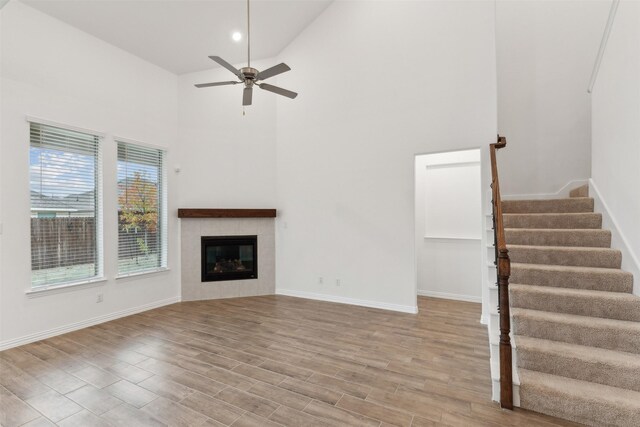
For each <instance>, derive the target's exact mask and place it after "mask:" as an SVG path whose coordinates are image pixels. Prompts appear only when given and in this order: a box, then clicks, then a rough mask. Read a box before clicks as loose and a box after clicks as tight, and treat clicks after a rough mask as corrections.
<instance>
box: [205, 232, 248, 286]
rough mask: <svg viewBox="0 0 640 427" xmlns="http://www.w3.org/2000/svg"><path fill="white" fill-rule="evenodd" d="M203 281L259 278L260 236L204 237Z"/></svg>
mask: <svg viewBox="0 0 640 427" xmlns="http://www.w3.org/2000/svg"><path fill="white" fill-rule="evenodd" d="M201 245H202V258H201V264H202V281H203V282H215V281H220V280H245V279H257V278H258V236H203V237H202V238H201Z"/></svg>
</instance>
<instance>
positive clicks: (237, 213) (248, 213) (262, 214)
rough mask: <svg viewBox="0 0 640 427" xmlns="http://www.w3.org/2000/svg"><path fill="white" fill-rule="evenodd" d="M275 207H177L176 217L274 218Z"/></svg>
mask: <svg viewBox="0 0 640 427" xmlns="http://www.w3.org/2000/svg"><path fill="white" fill-rule="evenodd" d="M275 217H276V210H275V209H187V208H182V209H178V218H275Z"/></svg>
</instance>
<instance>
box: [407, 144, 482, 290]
mask: <svg viewBox="0 0 640 427" xmlns="http://www.w3.org/2000/svg"><path fill="white" fill-rule="evenodd" d="M481 181H482V172H481V154H480V149H479V148H474V149H469V150H461V151H450V152H441V153H432V154H422V155H417V156H416V158H415V209H416V212H415V239H416V280H417V292H418V295H425V296H431V297H438V298H447V299H455V300H461V301H472V302H481V301H482V281H483V279H482V259H483V257H482V254H483V252H482V250H483V249H482V242H483V239H482V233H483V216H482V184H481Z"/></svg>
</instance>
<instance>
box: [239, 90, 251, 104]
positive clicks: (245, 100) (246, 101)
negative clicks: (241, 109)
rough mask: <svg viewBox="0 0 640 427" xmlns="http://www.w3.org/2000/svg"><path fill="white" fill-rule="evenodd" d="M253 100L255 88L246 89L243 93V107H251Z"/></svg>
mask: <svg viewBox="0 0 640 427" xmlns="http://www.w3.org/2000/svg"><path fill="white" fill-rule="evenodd" d="M252 99H253V87H245V88H244V91H242V105H251V100H252Z"/></svg>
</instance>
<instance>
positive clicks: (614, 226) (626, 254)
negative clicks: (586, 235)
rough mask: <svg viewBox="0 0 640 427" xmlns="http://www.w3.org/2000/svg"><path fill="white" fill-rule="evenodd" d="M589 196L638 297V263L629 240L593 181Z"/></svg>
mask: <svg viewBox="0 0 640 427" xmlns="http://www.w3.org/2000/svg"><path fill="white" fill-rule="evenodd" d="M589 194H590V195H591V197H593V199H594V204H595V211H596V212H599V213H601V214H602V228H604V229H609V230H611V247H612V248H614V249H618V250H620V252H622V269H623V270H625V271H628V272H630V273H632V274H633V293H634V294H635V295H640V283H638V281H640V261H638V256H637V255H636V253H635V252H634V251H633V249H632V248H631V245H630V244H629V239H628V238H627V236H626V235H625V234H624V231H623V230H622V229H621V228H620V226H619V225H618V221H617V220H616V218H615V216H614V215H613V213H612V212H611V210H610V209H609V205H607V202H606V201H605V200H604V198H603V197H602V193H600V190H598V186H597V185H596V183H595V182H593V179H590V180H589Z"/></svg>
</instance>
